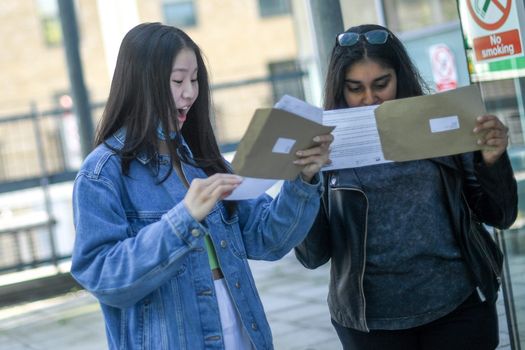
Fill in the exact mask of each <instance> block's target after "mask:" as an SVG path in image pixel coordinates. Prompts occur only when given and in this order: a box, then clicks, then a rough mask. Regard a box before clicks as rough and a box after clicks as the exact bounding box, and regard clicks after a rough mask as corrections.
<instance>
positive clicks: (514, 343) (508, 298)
mask: <svg viewBox="0 0 525 350" xmlns="http://www.w3.org/2000/svg"><path fill="white" fill-rule="evenodd" d="M503 234H504V231H502V230H498V229H496V228H494V236H495V237H496V241H497V243H498V246H499V247H500V248H501V250H502V251H503V255H504V256H505V259H503V270H502V276H501V277H502V278H501V289H502V292H503V301H504V303H505V315H506V317H507V328H508V330H509V339H510V348H511V349H512V350H521V343H520V335H519V332H518V320H517V318H516V307H515V305H514V295H513V292H512V282H511V278H510V270H509V262H508V260H507V248H506V245H505V239H504V237H503Z"/></svg>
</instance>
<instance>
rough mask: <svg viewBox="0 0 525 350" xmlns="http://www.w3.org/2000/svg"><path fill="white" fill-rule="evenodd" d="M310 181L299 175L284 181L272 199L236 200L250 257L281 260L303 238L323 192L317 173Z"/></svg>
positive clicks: (313, 217)
mask: <svg viewBox="0 0 525 350" xmlns="http://www.w3.org/2000/svg"><path fill="white" fill-rule="evenodd" d="M313 182H314V183H313V184H310V183H306V182H304V181H303V180H302V179H301V177H300V176H299V177H297V179H295V180H293V181H284V183H283V186H282V188H281V191H280V192H279V194H278V195H277V196H276V197H275V199H273V200H270V198H269V196H267V195H263V196H260V197H259V198H257V199H255V200H253V201H240V202H239V205H238V211H239V224H240V229H241V234H242V237H243V241H244V246H245V249H246V254H247V257H248V258H249V259H255V260H277V259H280V258H282V257H283V256H284V255H286V254H287V253H288V252H289V251H290V250H292V249H293V248H294V247H295V246H296V245H298V244H299V243H300V242H301V241H302V240H303V239H304V237H305V236H306V234H307V233H308V230H309V229H310V227H311V225H312V223H313V221H314V219H315V217H316V215H317V211H318V210H319V204H320V196H321V194H322V192H323V183H322V177H321V176H319V175H316V176H315V178H314V180H313Z"/></svg>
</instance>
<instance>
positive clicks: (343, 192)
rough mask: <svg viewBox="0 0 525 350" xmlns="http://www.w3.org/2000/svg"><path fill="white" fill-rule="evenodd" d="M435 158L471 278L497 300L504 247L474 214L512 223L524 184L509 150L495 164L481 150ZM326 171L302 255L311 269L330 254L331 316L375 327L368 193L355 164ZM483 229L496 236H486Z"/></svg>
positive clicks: (502, 224) (350, 323) (498, 224)
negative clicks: (369, 305)
mask: <svg viewBox="0 0 525 350" xmlns="http://www.w3.org/2000/svg"><path fill="white" fill-rule="evenodd" d="M432 161H434V162H436V163H437V164H438V166H439V170H440V174H441V179H442V181H443V187H444V189H445V193H446V197H447V204H448V209H449V212H450V219H451V222H452V223H453V225H454V232H455V237H456V239H457V242H458V245H459V248H460V251H461V254H462V256H463V258H464V260H465V263H466V264H467V266H468V267H469V270H470V272H471V273H472V279H473V281H474V282H475V283H476V285H477V287H478V289H479V290H480V291H481V292H482V294H483V296H484V297H485V298H486V299H487V300H489V301H495V300H496V298H497V289H498V288H499V273H500V272H501V271H500V267H501V264H499V263H498V261H497V260H498V259H497V258H494V256H493V254H490V252H491V249H489V248H493V249H492V251H494V250H496V251H497V253H498V254H500V252H499V250H498V249H497V247H495V246H493V247H491V246H490V245H494V242H493V241H492V240H491V239H490V237H488V232H486V231H485V230H484V228H483V227H482V226H481V225H476V227H478V229H479V228H480V227H481V230H482V231H483V232H482V233H481V235H480V234H479V233H478V232H477V231H476V232H474V233H475V234H474V233H473V228H474V226H475V225H474V224H473V223H474V221H473V216H476V217H477V219H478V220H479V221H481V222H484V223H486V224H487V225H490V226H494V227H497V228H508V227H509V226H510V225H512V223H513V222H514V220H515V219H516V215H517V185H516V180H515V179H514V175H513V172H512V167H511V165H510V161H509V158H508V156H507V154H506V153H505V154H503V155H502V157H501V158H500V159H499V160H498V161H497V162H496V164H494V165H493V166H491V167H490V168H488V167H486V166H485V165H484V164H483V161H482V159H481V153H480V152H474V153H466V154H463V155H460V156H448V157H439V158H434V159H432ZM324 176H325V179H324V180H325V191H324V195H323V199H322V201H323V203H322V204H323V205H322V206H321V209H320V211H319V214H318V216H317V219H316V221H315V223H314V225H313V227H312V228H311V230H310V232H309V234H308V236H307V237H306V238H305V240H304V241H303V242H302V243H301V244H300V245H299V246H297V247H296V248H295V254H296V256H297V258H298V259H299V261H300V262H301V263H302V264H303V265H304V266H305V267H307V268H310V269H315V268H317V267H319V266H321V265H323V264H325V263H326V262H328V260H330V259H331V269H330V286H329V294H328V307H329V309H330V314H331V317H332V318H333V319H334V320H335V321H336V322H337V323H339V324H340V325H342V326H345V327H349V328H353V329H357V330H361V331H368V327H367V323H366V319H365V305H366V303H365V296H364V292H363V275H364V273H365V260H366V256H365V251H366V250H365V246H366V239H367V214H368V199H367V196H366V193H365V192H364V191H363V190H362V189H361V188H359V182H358V181H357V180H356V178H355V175H354V172H353V170H352V169H344V170H336V171H331V172H327V173H325V174H324ZM469 208H470V210H469ZM400 215H402V212H400ZM483 235H485V238H487V237H488V238H489V239H488V240H487V239H482V238H483ZM487 244H488V246H487ZM480 260H481V261H483V263H482V264H480ZM487 262H488V264H487ZM487 266H489V268H487ZM494 281H497V282H494Z"/></svg>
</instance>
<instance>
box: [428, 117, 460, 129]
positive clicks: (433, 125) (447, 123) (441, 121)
mask: <svg viewBox="0 0 525 350" xmlns="http://www.w3.org/2000/svg"><path fill="white" fill-rule="evenodd" d="M429 123H430V131H431V132H433V133H434V132H444V131H451V130H456V129H459V118H458V116H457V115H452V116H449V117H441V118H434V119H430V120H429Z"/></svg>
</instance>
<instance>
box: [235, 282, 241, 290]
mask: <svg viewBox="0 0 525 350" xmlns="http://www.w3.org/2000/svg"><path fill="white" fill-rule="evenodd" d="M235 288H237V289H239V288H241V284H240V283H239V281H237V282H235Z"/></svg>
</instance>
